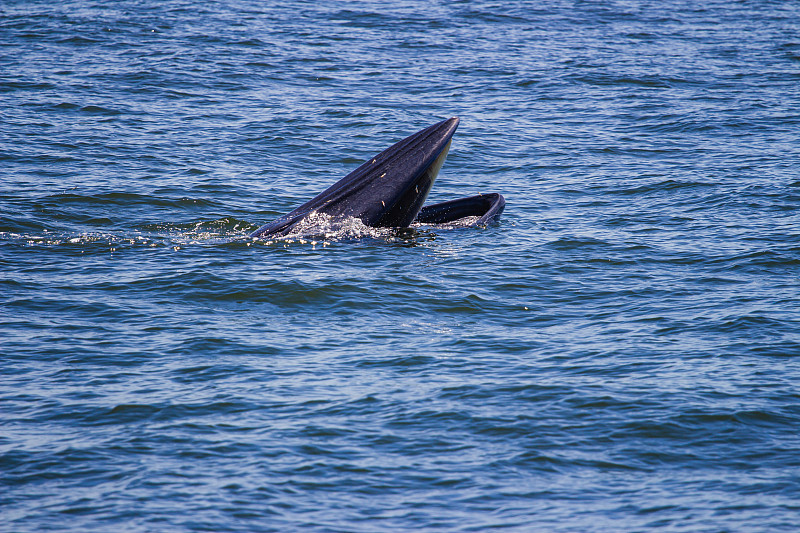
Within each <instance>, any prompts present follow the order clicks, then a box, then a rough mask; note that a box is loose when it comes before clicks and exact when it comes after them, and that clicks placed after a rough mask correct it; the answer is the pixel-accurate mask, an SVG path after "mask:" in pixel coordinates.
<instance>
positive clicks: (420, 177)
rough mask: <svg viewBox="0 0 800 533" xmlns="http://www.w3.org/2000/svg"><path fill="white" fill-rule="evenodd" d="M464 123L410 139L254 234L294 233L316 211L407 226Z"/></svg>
mask: <svg viewBox="0 0 800 533" xmlns="http://www.w3.org/2000/svg"><path fill="white" fill-rule="evenodd" d="M458 123H459V119H458V117H453V118H450V119H447V120H443V121H441V122H439V123H437V124H434V125H433V126H430V127H428V128H425V129H424V130H422V131H419V132H417V133H415V134H413V135H411V136H409V137H406V138H405V139H403V140H402V141H400V142H398V143H396V144H394V145H392V146H390V147H389V148H387V149H386V150H384V151H383V152H381V153H379V154H378V155H376V156H375V157H372V158H370V159H368V160H367V161H365V162H364V163H363V164H362V165H361V166H359V167H358V168H357V169H355V170H354V171H353V172H351V173H350V174H348V175H347V176H345V177H344V178H342V179H340V180H339V181H337V182H336V183H334V184H333V185H331V186H330V187H328V188H327V189H326V190H325V191H323V192H322V193H321V194H319V195H318V196H315V197H314V198H312V199H311V200H309V201H308V202H306V203H304V204H303V205H301V206H300V207H298V208H296V209H295V210H293V211H292V212H290V213H288V214H286V215H284V216H282V217H280V218H278V219H276V220H274V221H272V222H270V223H268V224H265V225H264V226H261V227H260V228H258V229H257V230H256V231H254V232H253V233H252V234H251V235H250V236H251V237H254V238H257V237H268V236H276V235H286V234H289V233H291V231H292V228H293V227H294V226H295V225H296V224H297V223H298V222H300V221H301V220H303V219H304V218H306V217H308V216H309V215H312V214H314V213H322V214H326V215H329V216H331V217H334V218H346V217H354V218H358V219H361V221H362V222H363V223H364V224H365V225H367V226H373V227H407V226H408V225H409V224H411V223H412V222H413V221H414V219H415V218H416V217H417V214H418V213H419V211H420V209H422V204H424V203H425V199H426V198H427V197H428V193H429V192H430V190H431V187H432V186H433V182H434V181H435V180H436V176H437V174H438V173H439V169H440V168H441V167H442V164H443V163H444V160H445V158H446V157H447V152H448V150H449V148H450V142H451V139H452V138H453V134H454V133H455V132H456V129H457V128H458Z"/></svg>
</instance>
